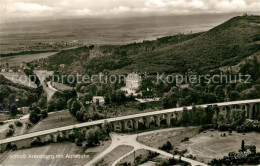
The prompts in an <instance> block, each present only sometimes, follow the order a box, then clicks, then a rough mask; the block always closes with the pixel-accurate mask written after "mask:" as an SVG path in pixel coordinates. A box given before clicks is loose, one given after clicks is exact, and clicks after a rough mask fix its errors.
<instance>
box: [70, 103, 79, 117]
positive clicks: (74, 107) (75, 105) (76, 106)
mask: <svg viewBox="0 0 260 166" xmlns="http://www.w3.org/2000/svg"><path fill="white" fill-rule="evenodd" d="M80 108H81V105H80V103H79V102H78V101H77V100H75V101H74V102H73V103H72V105H71V110H70V111H71V113H72V115H74V116H75V115H76V113H77V111H79V110H80Z"/></svg>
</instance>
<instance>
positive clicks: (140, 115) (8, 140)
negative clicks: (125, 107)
mask: <svg viewBox="0 0 260 166" xmlns="http://www.w3.org/2000/svg"><path fill="white" fill-rule="evenodd" d="M248 103H260V99H255V100H242V101H234V102H224V103H213V104H204V105H198V107H202V108H206V107H207V106H208V105H218V106H228V105H235V104H248ZM186 108H187V109H192V106H189V107H186ZM182 110H183V107H179V108H172V109H166V110H160V111H154V112H145V113H140V114H133V115H127V116H121V117H115V118H108V119H102V120H97V121H92V122H85V123H79V124H75V125H69V126H65V127H59V128H54V129H50V130H43V131H39V132H34V133H29V134H25V135H20V136H15V137H10V138H6V139H2V140H0V144H3V143H9V142H14V141H17V140H21V139H27V138H33V137H37V136H41V135H47V134H52V133H56V132H59V131H66V130H71V129H74V128H82V127H91V126H95V125H100V124H103V123H104V122H105V121H107V122H115V121H122V120H126V119H134V118H140V117H146V116H154V115H159V114H163V113H165V114H167V113H173V112H180V111H182Z"/></svg>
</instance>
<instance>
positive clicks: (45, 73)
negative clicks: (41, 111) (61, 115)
mask: <svg viewBox="0 0 260 166" xmlns="http://www.w3.org/2000/svg"><path fill="white" fill-rule="evenodd" d="M34 73H35V74H36V75H37V77H38V78H39V80H40V82H41V85H42V88H43V91H44V93H45V94H46V96H47V101H50V100H51V98H52V96H53V95H54V93H55V92H56V91H57V89H55V88H54V87H52V85H51V83H50V81H49V82H47V85H48V86H47V85H46V84H45V81H44V80H45V78H47V77H49V76H50V75H52V74H53V72H51V71H46V70H34Z"/></svg>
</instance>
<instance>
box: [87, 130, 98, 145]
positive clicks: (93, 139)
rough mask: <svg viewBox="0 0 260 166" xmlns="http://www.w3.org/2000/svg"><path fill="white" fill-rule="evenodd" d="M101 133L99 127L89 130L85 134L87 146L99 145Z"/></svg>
mask: <svg viewBox="0 0 260 166" xmlns="http://www.w3.org/2000/svg"><path fill="white" fill-rule="evenodd" d="M100 136H101V131H100V128H99V127H94V128H92V129H89V130H88V131H87V133H86V140H87V143H88V145H89V146H96V145H98V144H99V139H100Z"/></svg>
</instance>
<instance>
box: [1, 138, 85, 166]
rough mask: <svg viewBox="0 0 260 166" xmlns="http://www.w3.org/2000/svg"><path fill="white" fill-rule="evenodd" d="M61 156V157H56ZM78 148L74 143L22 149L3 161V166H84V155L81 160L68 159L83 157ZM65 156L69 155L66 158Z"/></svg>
mask: <svg viewBox="0 0 260 166" xmlns="http://www.w3.org/2000/svg"><path fill="white" fill-rule="evenodd" d="M59 154H63V157H60V158H59V157H58V156H56V155H59ZM83 154H84V153H82V150H81V148H80V147H77V146H76V145H75V144H74V143H68V142H64V143H55V144H50V145H46V146H42V147H35V148H30V149H23V150H17V151H13V152H11V153H10V154H9V155H8V156H7V157H6V158H5V160H4V161H3V163H2V164H3V165H18V164H19V165H31V166H35V165H63V166H72V165H84V164H86V159H87V158H89V156H88V155H86V154H85V156H84V157H82V158H75V157H72V158H68V157H69V156H72V155H83ZM14 155H24V156H26V158H20V159H19V158H18V159H16V158H12V156H14ZM29 155H46V156H47V155H54V158H48V159H47V158H29ZM66 155H69V156H68V157H66Z"/></svg>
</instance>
